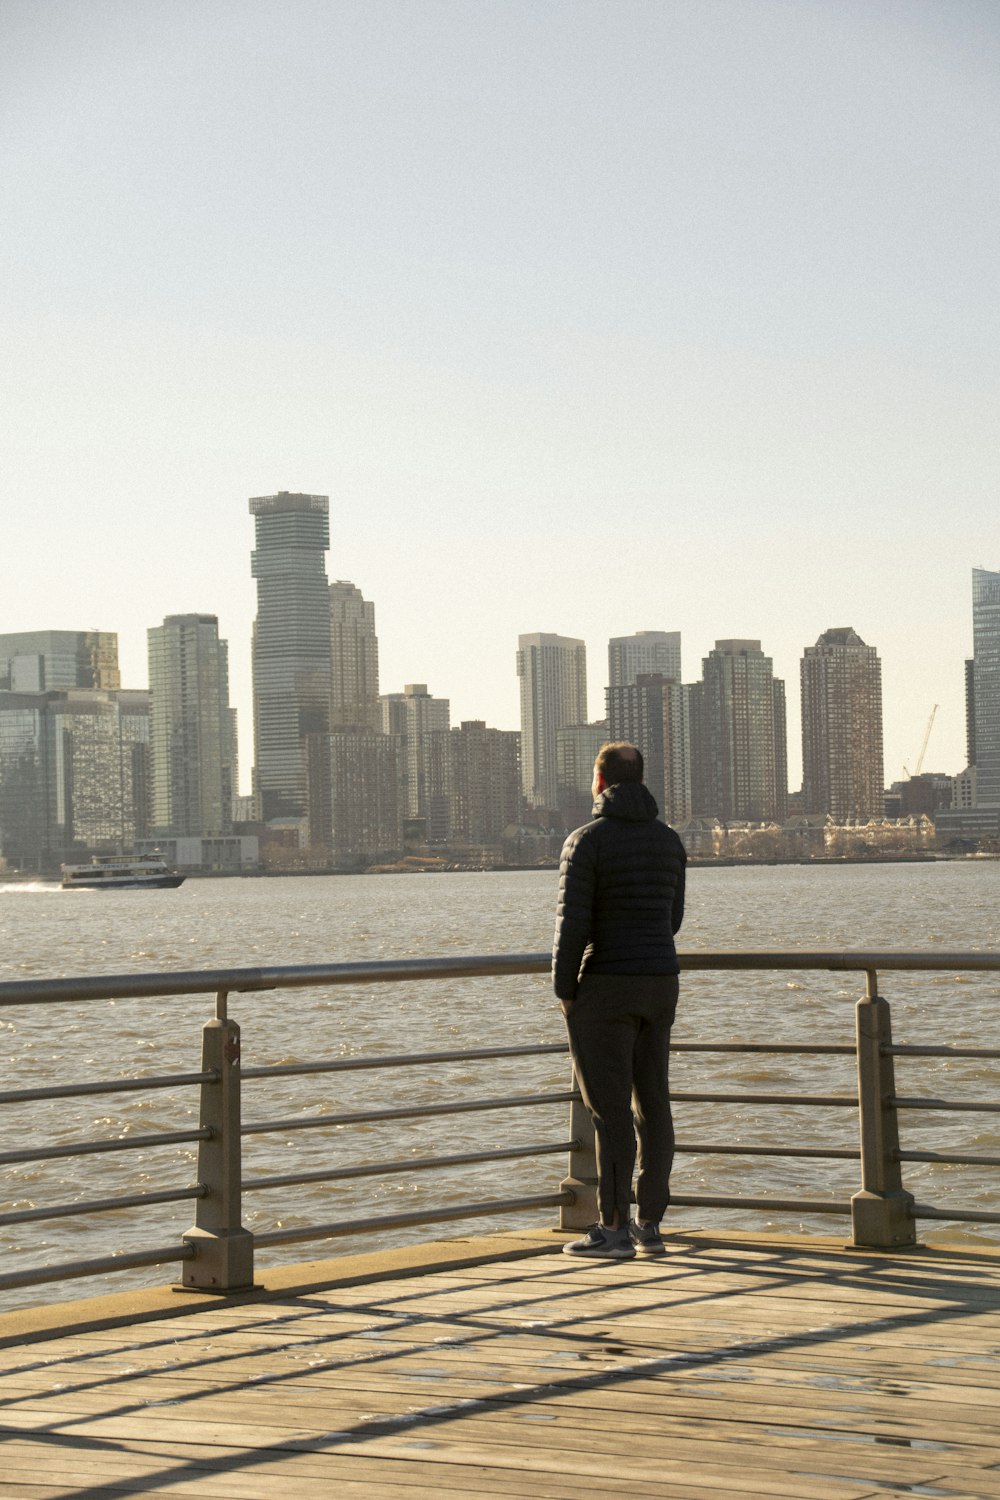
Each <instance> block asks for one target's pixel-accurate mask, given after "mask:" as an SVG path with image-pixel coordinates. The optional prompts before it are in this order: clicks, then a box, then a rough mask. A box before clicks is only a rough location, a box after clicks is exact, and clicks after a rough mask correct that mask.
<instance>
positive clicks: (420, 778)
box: [380, 682, 451, 843]
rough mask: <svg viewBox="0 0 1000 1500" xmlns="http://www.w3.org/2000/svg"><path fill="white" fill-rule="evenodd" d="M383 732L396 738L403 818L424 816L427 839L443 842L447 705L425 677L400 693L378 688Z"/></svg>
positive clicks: (447, 820)
mask: <svg viewBox="0 0 1000 1500" xmlns="http://www.w3.org/2000/svg"><path fill="white" fill-rule="evenodd" d="M380 704H381V709H382V732H383V733H384V734H392V735H398V736H400V738H401V746H402V754H401V757H400V788H401V791H400V803H401V806H402V809H403V817H404V818H423V819H425V820H426V825H427V838H428V839H429V840H430V842H431V843H446V842H447V840H448V837H449V834H450V831H451V742H450V738H449V728H450V721H451V704H450V703H449V701H448V699H447V698H435V697H434V695H433V693H429V692H428V691H427V684H426V683H425V682H408V683H407V684H406V686H405V687H404V689H403V691H402V692H401V693H383V695H382V698H381V699H380Z"/></svg>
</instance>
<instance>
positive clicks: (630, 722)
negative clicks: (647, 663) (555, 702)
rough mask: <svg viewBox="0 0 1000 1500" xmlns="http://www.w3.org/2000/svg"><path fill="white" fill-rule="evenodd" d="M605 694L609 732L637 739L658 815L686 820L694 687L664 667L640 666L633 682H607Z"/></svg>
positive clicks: (615, 736) (613, 737)
mask: <svg viewBox="0 0 1000 1500" xmlns="http://www.w3.org/2000/svg"><path fill="white" fill-rule="evenodd" d="M607 698H608V738H609V739H611V740H629V741H630V742H631V743H632V744H633V745H638V747H639V749H640V750H641V751H642V757H643V761H644V762H645V768H646V785H647V786H648V788H649V790H650V793H651V795H652V796H653V797H654V798H655V800H656V805H657V807H658V808H659V810H660V817H661V818H662V819H663V820H664V821H665V822H667V823H680V822H683V821H684V819H686V818H689V817H690V816H691V728H690V722H689V699H690V689H689V688H687V687H684V686H682V684H681V683H680V682H678V681H676V680H675V679H674V678H672V677H667V676H665V675H664V674H663V673H660V672H649V673H646V672H641V673H640V674H639V676H638V679H637V680H636V681H635V682H633V683H628V684H623V685H622V686H620V687H609V688H608V693H607Z"/></svg>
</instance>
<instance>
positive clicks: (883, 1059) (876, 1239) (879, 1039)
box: [851, 969, 917, 1250]
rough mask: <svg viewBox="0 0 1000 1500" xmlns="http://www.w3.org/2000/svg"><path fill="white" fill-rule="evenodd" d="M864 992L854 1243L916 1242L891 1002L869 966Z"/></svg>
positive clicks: (879, 1245)
mask: <svg viewBox="0 0 1000 1500" xmlns="http://www.w3.org/2000/svg"><path fill="white" fill-rule="evenodd" d="M866 979H867V982H866V986H865V995H864V997H863V998H862V999H861V1000H859V1001H858V1005H857V1043H858V1116H859V1122H860V1127H861V1191H860V1192H857V1193H855V1194H854V1195H853V1197H852V1198H851V1223H852V1228H853V1237H854V1244H855V1245H858V1246H866V1247H870V1248H872V1249H878V1250H890V1249H893V1248H895V1247H897V1246H900V1245H915V1244H916V1242H917V1237H916V1231H915V1228H914V1222H913V1218H912V1215H911V1214H910V1208H911V1206H912V1204H913V1197H912V1194H910V1193H908V1192H906V1191H905V1190H904V1188H903V1179H902V1173H901V1172H900V1166H899V1123H898V1120H897V1116H896V1109H895V1106H894V1104H893V1102H892V1101H893V1099H894V1098H895V1094H896V1080H895V1069H894V1067H893V1060H892V1054H891V1053H890V1052H889V1051H888V1050H887V1049H888V1048H889V1047H890V1046H891V1045H892V1023H891V1019H890V1014H889V1004H888V1001H886V1000H883V998H882V996H881V995H880V994H879V993H878V975H877V973H876V971H875V970H874V969H869V970H868V971H867V976H866Z"/></svg>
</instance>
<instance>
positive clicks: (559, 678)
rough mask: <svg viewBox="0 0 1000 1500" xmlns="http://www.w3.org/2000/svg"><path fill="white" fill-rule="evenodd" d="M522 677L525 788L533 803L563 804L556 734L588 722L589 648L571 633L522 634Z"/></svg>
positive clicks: (519, 665) (519, 652)
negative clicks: (568, 727) (571, 635)
mask: <svg viewBox="0 0 1000 1500" xmlns="http://www.w3.org/2000/svg"><path fill="white" fill-rule="evenodd" d="M517 647H518V649H517V675H518V677H519V678H520V680H521V788H522V790H523V792H524V796H525V799H526V800H527V801H528V802H529V803H530V804H531V806H533V807H545V808H552V809H555V808H556V807H557V806H558V800H559V799H558V791H559V771H558V759H557V747H556V736H557V734H558V731H559V730H560V729H564V728H566V727H567V726H568V725H576V724H586V722H587V648H586V646H585V645H584V643H583V641H579V640H574V639H573V638H572V637H570V636H562V635H550V634H545V633H535V634H533V635H522V636H519V637H518V643H517Z"/></svg>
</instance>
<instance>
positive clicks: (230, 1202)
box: [0, 950, 1000, 1293]
mask: <svg viewBox="0 0 1000 1500" xmlns="http://www.w3.org/2000/svg"><path fill="white" fill-rule="evenodd" d="M681 962H682V967H683V970H684V972H685V974H693V973H695V972H705V971H732V970H742V971H748V970H754V971H780V970H796V971H809V970H818V971H827V972H845V973H857V974H859V975H863V976H864V983H865V992H864V994H863V996H862V997H861V998H860V999H859V1000H858V1001H857V1005H856V1023H855V1024H856V1038H855V1043H854V1044H853V1045H851V1044H849V1043H844V1044H836V1043H826V1042H817V1043H795V1042H780V1043H779V1042H767V1041H765V1042H760V1041H758V1042H740V1041H727V1042H725V1043H719V1042H698V1041H695V1042H680V1043H677V1044H675V1046H674V1047H673V1048H672V1050H674V1051H677V1052H725V1053H744V1054H755V1053H772V1054H773V1053H789V1054H795V1055H800V1056H801V1055H803V1054H818V1055H835V1054H854V1055H856V1060H857V1090H856V1091H851V1092H849V1093H843V1094H809V1093H806V1094H801V1093H771V1092H767V1093H761V1092H753V1091H742V1090H740V1091H724V1092H712V1091H707V1092H706V1091H697V1092H678V1093H675V1094H674V1099H675V1101H676V1102H677V1103H678V1104H683V1103H685V1102H690V1103H702V1104H705V1103H710V1104H713V1105H719V1106H726V1105H732V1104H743V1105H746V1104H750V1105H755V1106H757V1105H760V1106H768V1105H778V1106H782V1107H789V1106H807V1107H809V1108H815V1109H825V1108H830V1109H837V1110H851V1111H854V1112H856V1114H857V1119H858V1130H859V1145H858V1147H857V1149H854V1148H847V1147H825V1146H819V1145H801V1144H797V1143H795V1142H794V1141H785V1142H782V1143H780V1144H777V1145H775V1144H756V1145H755V1144H750V1143H745V1142H739V1143H734V1142H733V1141H731V1140H730V1141H715V1142H708V1143H704V1142H693V1141H685V1140H684V1139H683V1137H682V1138H681V1139H680V1140H679V1141H678V1145H677V1150H678V1152H679V1153H684V1152H688V1153H697V1154H699V1155H709V1156H710V1155H712V1154H718V1155H725V1154H739V1155H741V1156H748V1157H754V1156H756V1157H778V1158H780V1157H785V1158H793V1157H812V1158H827V1159H830V1160H841V1161H842V1160H854V1161H857V1162H858V1164H859V1168H860V1180H859V1183H858V1187H857V1190H856V1191H855V1192H854V1193H853V1194H852V1195H851V1196H850V1197H849V1198H845V1199H840V1198H830V1197H827V1198H795V1197H782V1196H777V1195H775V1196H771V1195H767V1196H763V1197H758V1196H744V1195H740V1194H728V1195H723V1194H702V1195H693V1194H676V1195H675V1196H674V1198H673V1200H672V1201H673V1203H674V1204H675V1205H677V1206H678V1207H706V1208H712V1209H718V1208H728V1209H733V1210H737V1211H740V1212H743V1211H745V1210H760V1211H764V1212H767V1213H775V1212H779V1211H788V1212H792V1213H804V1214H814V1213H823V1214H832V1215H841V1216H843V1217H844V1218H847V1219H849V1220H850V1224H851V1235H852V1243H853V1244H854V1245H855V1246H858V1247H863V1248H866V1249H881V1250H892V1249H894V1248H901V1247H904V1246H910V1245H913V1244H915V1242H916V1236H915V1221H917V1220H919V1219H947V1220H957V1221H965V1222H973V1223H975V1222H979V1223H989V1224H1000V1212H993V1211H990V1210H986V1209H977V1208H957V1207H952V1206H948V1207H945V1208H937V1207H934V1206H932V1205H929V1204H923V1203H918V1202H916V1201H915V1200H914V1197H913V1195H912V1194H911V1193H910V1192H908V1191H907V1189H906V1187H905V1184H904V1180H903V1167H904V1165H905V1164H907V1163H909V1162H933V1163H937V1164H942V1165H948V1164H952V1165H964V1166H981V1167H985V1168H996V1167H998V1166H1000V1155H992V1154H987V1153H970V1152H950V1153H949V1152H947V1151H944V1152H940V1151H907V1150H904V1149H902V1148H901V1145H900V1139H899V1128H898V1116H899V1112H900V1111H901V1110H917V1111H930V1110H943V1111H948V1110H960V1111H961V1110H964V1111H974V1112H978V1111H982V1112H987V1113H990V1112H992V1113H996V1112H998V1111H1000V1100H997V1099H993V1100H956V1099H947V1098H940V1097H926V1096H900V1095H898V1094H897V1092H896V1083H895V1069H894V1059H895V1058H896V1057H897V1056H901V1055H905V1056H908V1057H923V1058H946V1059H952V1058H957V1057H965V1058H978V1059H996V1058H998V1057H1000V1048H991V1047H965V1046H956V1045H941V1046H899V1045H895V1044H894V1043H893V1039H892V1028H891V1018H890V1007H889V1002H888V1001H887V1000H886V999H885V997H884V996H883V995H882V994H881V993H880V991H879V974H880V973H888V972H900V971H909V972H929V971H938V972H946V973H951V974H966V973H975V972H979V973H983V972H989V973H995V972H1000V954H993V953H981V952H927V953H902V952H892V951H882V952H851V951H824V950H817V951H784V950H781V951H770V952H746V951H744V952H702V953H689V954H684V955H682V958H681ZM548 967H549V957H548V955H547V954H505V955H488V956H481V957H472V956H470V957H455V958H441V959H436V958H435V959H407V960H400V961H374V962H362V963H345V964H317V965H305V966H293V967H268V968H252V969H221V970H194V971H188V972H174V973H150V974H124V975H114V976H107V975H103V976H93V977H82V978H77V979H59V980H51V981H43V980H23V981H15V982H10V983H2V984H0V1011H6V1010H9V1009H12V1008H15V1007H19V1006H27V1005H45V1006H52V1005H56V1006H59V1007H61V1006H64V1005H83V1004H86V1003H92V1002H107V1001H109V1000H115V1001H117V1000H141V999H143V998H151V997H172V996H181V995H184V996H189V995H198V994H211V995H214V997H215V1015H214V1016H213V1017H212V1019H210V1020H209V1021H208V1022H207V1024H206V1025H205V1026H204V1028H203V1033H202V1059H201V1068H200V1070H199V1071H198V1072H193V1073H171V1074H167V1075H161V1076H144V1077H127V1076H126V1077H118V1078H111V1079H103V1080H101V1079H96V1080H86V1081H79V1080H76V1081H67V1082H66V1083H62V1084H58V1085H53V1086H49V1087H42V1088H34V1089H32V1088H21V1089H10V1090H6V1091H4V1092H2V1093H0V1104H4V1105H6V1106H8V1107H10V1108H14V1107H16V1106H19V1105H22V1106H24V1105H26V1106H28V1107H30V1106H31V1105H32V1104H34V1103H37V1102H39V1101H42V1100H54V1099H71V1098H81V1097H84V1096H88V1095H102V1094H114V1093H120V1092H134V1091H137V1090H164V1089H170V1090H176V1089H178V1088H182V1087H196V1088H197V1089H198V1090H199V1093H200V1112H199V1123H198V1126H197V1128H195V1129H187V1130H175V1131H166V1132H160V1133H157V1134H145V1135H136V1134H131V1135H127V1136H124V1137H112V1138H104V1139H97V1140H75V1141H71V1142H68V1143H67V1142H65V1141H63V1142H61V1143H60V1144H53V1143H51V1142H42V1143H39V1144H38V1145H37V1146H32V1147H29V1148H26V1149H19V1150H13V1151H4V1152H0V1168H3V1167H18V1166H20V1165H22V1164H28V1163H37V1162H43V1161H56V1160H59V1159H60V1158H66V1157H74V1156H91V1155H99V1154H101V1153H111V1152H121V1151H129V1150H133V1151H134V1150H139V1149H142V1150H147V1149H150V1148H155V1147H159V1146H172V1147H177V1146H179V1145H182V1144H184V1143H197V1152H198V1165H197V1181H196V1182H195V1183H194V1184H189V1185H186V1186H180V1187H177V1188H170V1187H166V1188H162V1189H156V1190H154V1191H143V1192H140V1193H129V1194H121V1195H118V1196H116V1197H108V1198H100V1199H93V1198H92V1199H85V1200H82V1201H75V1202H72V1203H53V1204H48V1205H45V1206H37V1205H36V1206H32V1207H28V1208H13V1209H11V1210H10V1211H8V1212H3V1213H0V1227H3V1228H4V1229H8V1230H9V1229H11V1228H13V1227H14V1226H16V1225H21V1224H23V1225H25V1226H29V1225H31V1224H35V1223H39V1222H40V1221H44V1220H55V1219H60V1218H70V1217H77V1216H83V1215H93V1214H99V1213H105V1212H108V1211H109V1210H116V1209H140V1210H141V1209H146V1210H148V1209H151V1208H152V1207H153V1206H154V1205H160V1204H168V1203H179V1202H183V1201H185V1200H190V1201H192V1202H193V1203H194V1215H195V1223H194V1225H193V1226H192V1227H191V1228H190V1229H189V1230H188V1232H187V1233H185V1234H184V1235H183V1236H181V1239H180V1242H179V1243H173V1244H168V1245H162V1246H159V1247H150V1248H144V1249H141V1250H135V1251H128V1252H124V1253H117V1254H112V1255H104V1256H99V1257H94V1258H90V1259H86V1260H75V1261H64V1262H61V1263H59V1264H53V1265H46V1266H39V1267H35V1268H31V1269H19V1270H11V1271H6V1272H2V1273H0V1291H3V1290H6V1289H12V1288H21V1287H28V1286H34V1285H42V1284H44V1283H51V1282H63V1281H68V1280H72V1279H76V1278H83V1277H87V1276H95V1275H100V1274H104V1273H107V1272H117V1271H124V1270H129V1269H134V1268H137V1267H152V1266H159V1265H165V1264H170V1263H174V1262H180V1264H181V1278H182V1285H183V1287H184V1288H187V1289H189V1290H191V1291H202V1292H218V1293H227V1292H228V1293H235V1292H238V1291H244V1290H246V1289H247V1288H249V1287H250V1286H252V1284H253V1277H254V1258H255V1253H256V1251H257V1250H261V1249H266V1248H267V1247H269V1246H279V1245H288V1244H293V1243H298V1242H306V1241H310V1240H314V1241H315V1240H327V1239H332V1238H334V1237H339V1236H349V1235H352V1234H365V1235H371V1234H372V1233H373V1232H376V1231H380V1230H385V1231H390V1232H391V1231H393V1230H401V1229H408V1228H411V1227H412V1226H414V1225H422V1224H435V1223H442V1222H448V1221H453V1222H454V1221H461V1220H473V1219H483V1218H490V1219H495V1218H497V1217H501V1216H505V1215H513V1214H517V1215H522V1216H523V1215H525V1214H527V1213H529V1212H530V1211H537V1210H540V1209H544V1208H552V1209H555V1208H558V1210H559V1227H560V1228H563V1229H569V1230H574V1229H578V1228H583V1227H585V1226H586V1225H588V1224H590V1223H592V1222H593V1220H594V1219H595V1218H596V1217H597V1208H596V1159H595V1153H594V1137H593V1129H592V1126H591V1122H590V1119H589V1116H588V1115H587V1112H586V1111H585V1109H584V1108H583V1105H582V1103H581V1101H580V1097H579V1093H578V1091H577V1090H576V1088H575V1086H573V1082H572V1078H570V1080H568V1083H569V1086H568V1087H566V1088H565V1089H559V1090H549V1091H547V1092H537V1093H532V1094H503V1095H499V1096H486V1097H483V1098H458V1099H445V1100H441V1101H438V1102H434V1103H431V1104H426V1103H425V1104H419V1105H406V1106H403V1107H397V1106H392V1107H380V1106H373V1107H370V1108H368V1107H366V1108H364V1109H361V1110H357V1109H355V1110H351V1111H347V1112H344V1111H341V1112H338V1113H318V1114H311V1115H308V1116H302V1115H296V1116H294V1117H293V1118H277V1119H268V1120H263V1121H255V1122H250V1123H245V1122H244V1121H243V1119H242V1108H241V1091H242V1083H243V1082H244V1081H252V1082H253V1083H254V1084H255V1086H256V1085H258V1084H264V1083H267V1082H269V1081H277V1080H279V1079H282V1078H288V1077H291V1076H294V1075H304V1074H332V1073H338V1072H344V1071H358V1070H376V1069H378V1070H382V1069H394V1068H404V1067H405V1068H414V1067H433V1066H436V1065H439V1064H443V1063H450V1062H462V1063H471V1062H484V1063H490V1062H492V1061H495V1060H498V1059H507V1058H525V1057H529V1056H541V1055H544V1054H558V1053H565V1052H566V1044H565V1041H559V1042H553V1043H537V1044H531V1045H523V1046H516V1045H512V1046H503V1047H480V1048H459V1049H453V1050H442V1051H435V1052H409V1053H407V1052H401V1053H399V1054H396V1055H389V1056H386V1055H378V1056H372V1057H340V1058H336V1059H333V1060H328V1061H323V1060H311V1061H308V1062H291V1063H282V1064H276V1065H274V1066H266V1067H254V1068H246V1069H243V1068H241V1063H240V1027H239V1026H238V1025H237V1023H236V1021H235V1020H233V1019H232V1017H231V1016H230V1014H229V997H230V996H231V995H236V994H239V995H251V994H254V993H259V992H262V991H273V990H298V989H306V988H320V987H322V988H329V987H334V986H344V985H359V984H363V985H370V984H373V983H377V984H391V983H399V982H406V983H408V984H412V983H414V982H421V983H423V982H430V981H434V980H455V979H469V980H476V979H489V978H497V977H500V976H511V975H537V974H542V973H545V972H546V971H547V970H548ZM556 1104H568V1105H569V1116H570V1119H569V1130H568V1133H567V1136H566V1137H564V1138H563V1139H561V1140H542V1141H530V1142H524V1141H519V1142H516V1143H514V1142H511V1143H509V1144H507V1145H499V1146H492V1147H491V1148H490V1149H487V1150H473V1149H470V1150H466V1151H462V1152H453V1153H450V1154H447V1155H440V1156H437V1155H436V1156H430V1157H424V1158H416V1157H414V1156H412V1155H411V1156H409V1157H403V1158H399V1159H391V1160H388V1161H379V1162H374V1163H371V1162H363V1163H359V1164H358V1165H356V1166H349V1167H346V1168H345V1167H343V1166H335V1167H330V1168H327V1169H321V1170H310V1171H305V1170H302V1171H297V1172H283V1173H280V1174H275V1173H272V1174H270V1175H267V1176H263V1177H258V1178H253V1179H251V1180H249V1181H244V1178H243V1141H244V1140H245V1139H246V1138H248V1137H251V1136H260V1135H263V1134H267V1133H269V1132H270V1133H274V1132H280V1133H281V1134H282V1135H283V1136H288V1135H290V1134H292V1133H293V1132H297V1131H302V1130H316V1129H339V1128H341V1127H346V1126H350V1125H358V1124H390V1125H393V1126H402V1125H403V1124H404V1123H405V1122H408V1121H414V1120H427V1119H433V1118H435V1117H445V1116H456V1115H463V1114H471V1113H480V1112H494V1111H507V1110H516V1111H519V1112H520V1111H524V1110H527V1109H532V1108H536V1107H538V1106H552V1105H556ZM567 1151H568V1153H569V1170H568V1174H567V1175H566V1176H565V1177H564V1178H563V1180H562V1181H561V1182H560V1183H559V1184H558V1186H556V1185H553V1188H552V1190H551V1191H549V1192H545V1193H534V1194H526V1195H521V1196H512V1197H506V1198H498V1199H486V1200H478V1201H468V1202H461V1203H454V1202H451V1203H448V1204H446V1205H443V1206H440V1205H439V1206H437V1207H435V1206H433V1205H431V1206H426V1207H422V1208H419V1209H415V1210H413V1211H410V1212H406V1213H396V1214H385V1215H376V1216H371V1215H368V1216H366V1217H365V1218H363V1219H349V1218H343V1217H339V1218H337V1219H334V1220H331V1221H328V1222H323V1223H315V1224H308V1225H304V1224H297V1225H295V1226H293V1227H289V1228H278V1229H274V1230H269V1231H265V1232H258V1233H256V1234H254V1233H252V1232H251V1230H249V1229H248V1228H247V1227H246V1226H245V1224H244V1222H243V1200H244V1196H245V1195H246V1194H247V1193H252V1192H261V1191H267V1190H273V1189H278V1188H281V1189H285V1190H287V1189H290V1188H293V1187H295V1186H297V1185H305V1184H309V1185H313V1186H314V1185H316V1184H319V1183H333V1184H336V1183H343V1182H345V1181H348V1180H356V1179H360V1178H365V1177H376V1176H386V1175H391V1174H393V1173H412V1172H430V1171H433V1170H437V1171H447V1170H448V1169H450V1168H455V1167H459V1166H469V1165H475V1164H482V1165H484V1166H492V1165H495V1164H497V1163H499V1162H503V1161H513V1160H516V1159H518V1158H528V1157H532V1158H537V1157H542V1156H545V1155H554V1154H562V1153H563V1152H567Z"/></svg>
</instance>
